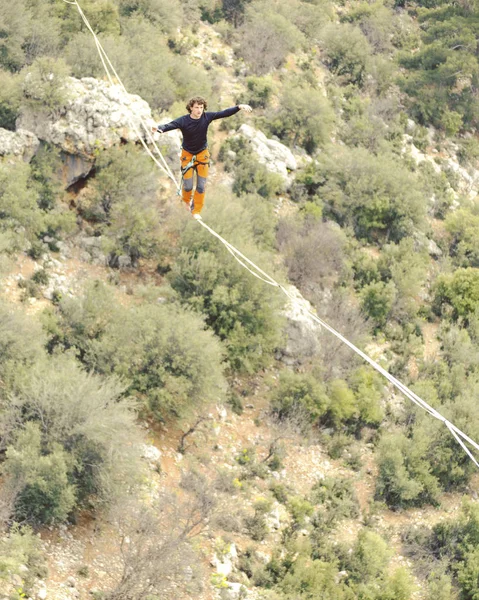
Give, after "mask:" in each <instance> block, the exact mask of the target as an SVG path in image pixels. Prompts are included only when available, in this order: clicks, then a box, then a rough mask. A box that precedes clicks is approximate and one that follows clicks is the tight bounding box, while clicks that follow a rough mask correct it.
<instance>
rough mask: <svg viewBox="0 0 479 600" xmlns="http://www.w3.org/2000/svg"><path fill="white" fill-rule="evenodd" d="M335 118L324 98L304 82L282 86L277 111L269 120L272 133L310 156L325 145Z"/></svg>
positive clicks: (292, 82) (319, 92)
mask: <svg viewBox="0 0 479 600" xmlns="http://www.w3.org/2000/svg"><path fill="white" fill-rule="evenodd" d="M333 122H334V114H333V111H332V109H331V106H330V104H329V102H328V100H327V98H326V97H325V96H324V94H323V93H322V92H321V91H320V90H318V89H316V88H315V87H313V86H311V85H308V84H306V83H303V82H299V83H298V82H295V81H291V82H285V87H284V92H283V93H282V95H281V98H280V106H279V109H278V110H277V111H276V112H275V113H273V115H272V117H270V118H269V120H268V127H269V128H270V130H271V132H272V133H274V134H275V135H277V136H278V137H279V138H280V139H281V140H282V141H284V142H286V143H288V144H289V145H290V146H292V147H294V146H301V147H303V148H305V149H306V151H307V152H309V153H310V154H313V153H314V152H315V150H317V148H318V147H319V146H322V145H324V143H325V142H326V141H328V139H329V136H330V134H331V130H332V127H333Z"/></svg>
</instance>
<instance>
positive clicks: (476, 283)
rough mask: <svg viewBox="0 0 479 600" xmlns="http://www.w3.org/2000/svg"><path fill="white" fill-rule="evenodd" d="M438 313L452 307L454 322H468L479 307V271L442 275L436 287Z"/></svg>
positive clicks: (461, 270)
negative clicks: (460, 319) (461, 319)
mask: <svg viewBox="0 0 479 600" xmlns="http://www.w3.org/2000/svg"><path fill="white" fill-rule="evenodd" d="M433 306H434V308H435V311H436V313H440V312H444V311H445V309H446V310H447V308H449V307H450V309H451V317H452V318H453V319H454V320H457V319H459V318H460V317H462V318H463V319H465V320H466V322H467V319H468V318H469V316H470V315H472V314H474V313H475V311H476V310H477V309H478V307H479V270H478V269H474V268H471V267H468V268H465V269H457V270H456V271H455V272H454V273H451V274H445V275H440V276H439V277H438V278H437V280H436V283H435V285H434V305H433Z"/></svg>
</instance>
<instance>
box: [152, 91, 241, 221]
mask: <svg viewBox="0 0 479 600" xmlns="http://www.w3.org/2000/svg"><path fill="white" fill-rule="evenodd" d="M206 108H207V102H206V100H205V99H204V98H201V97H200V96H198V97H196V98H192V99H191V100H190V101H189V102H188V104H187V105H186V110H187V111H188V114H187V115H184V116H183V117H179V118H178V119H175V120H174V121H171V122H170V123H166V124H165V125H158V127H152V131H158V132H159V133H165V132H166V131H172V130H173V129H179V130H180V131H181V133H182V134H183V144H182V151H181V174H182V180H183V186H182V191H181V195H182V198H183V202H185V203H186V204H187V205H188V206H189V207H190V208H191V212H192V214H193V216H194V217H195V219H201V217H200V212H201V209H202V208H203V204H204V201H205V186H206V180H207V178H208V166H209V161H210V153H209V151H208V141H207V139H206V134H207V132H208V127H209V125H210V123H211V122H212V121H216V119H224V118H225V117H231V116H232V115H234V114H236V113H237V112H238V111H240V110H244V111H245V112H248V113H249V112H251V111H252V108H251V106H248V104H238V105H237V106H233V107H231V108H227V109H226V110H220V111H219V112H206ZM195 171H196V189H195V191H194V194H193V198H192V197H191V196H192V191H193V173H194V172H195Z"/></svg>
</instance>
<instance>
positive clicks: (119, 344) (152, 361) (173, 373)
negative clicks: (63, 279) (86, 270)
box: [84, 304, 225, 419]
mask: <svg viewBox="0 0 479 600" xmlns="http://www.w3.org/2000/svg"><path fill="white" fill-rule="evenodd" d="M132 357H134V360H132ZM222 358H223V355H222V350H221V348H220V345H219V343H218V341H217V340H216V339H215V338H214V337H213V335H212V333H211V332H210V331H205V329H204V324H203V321H202V319H201V318H200V317H198V316H197V315H195V314H192V313H191V312H187V311H186V310H184V309H182V308H181V307H175V306H174V305H170V306H164V305H156V306H155V305H148V304H147V305H145V306H139V307H134V308H129V309H128V310H123V311H120V312H119V314H118V317H117V318H116V319H113V320H111V321H110V323H109V324H108V325H107V326H106V327H105V330H104V332H103V334H102V336H101V337H100V338H98V339H95V340H92V341H91V343H90V344H89V348H88V351H87V353H86V355H85V359H84V360H85V362H86V364H87V365H88V366H89V367H90V368H93V369H95V370H96V371H97V372H100V373H103V374H108V373H115V374H116V375H118V376H119V377H121V378H122V379H123V380H124V381H125V382H126V383H127V385H128V391H129V392H130V393H132V394H135V396H136V397H137V398H138V399H140V398H141V399H143V400H144V401H145V403H146V406H147V407H148V409H149V410H151V411H152V412H153V413H154V414H155V415H156V416H157V417H158V418H160V419H164V418H165V417H166V416H167V415H168V414H171V413H172V414H175V415H177V416H179V415H184V414H185V413H188V412H189V411H191V410H192V409H193V407H194V408H195V409H198V407H199V406H201V405H202V404H204V403H205V402H208V401H210V402H211V401H213V400H214V399H216V398H217V397H218V395H221V394H222V392H223V389H224V385H225V383H224V379H223V373H222V372H223V367H222V365H221V362H222Z"/></svg>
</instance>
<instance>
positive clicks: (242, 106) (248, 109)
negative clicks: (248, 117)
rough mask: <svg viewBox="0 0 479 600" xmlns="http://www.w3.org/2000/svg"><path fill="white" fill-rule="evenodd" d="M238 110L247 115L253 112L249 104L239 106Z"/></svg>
mask: <svg viewBox="0 0 479 600" xmlns="http://www.w3.org/2000/svg"><path fill="white" fill-rule="evenodd" d="M238 108H239V109H240V110H244V111H245V112H247V113H250V112H251V111H252V110H253V109H252V108H251V106H250V105H249V104H238Z"/></svg>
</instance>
